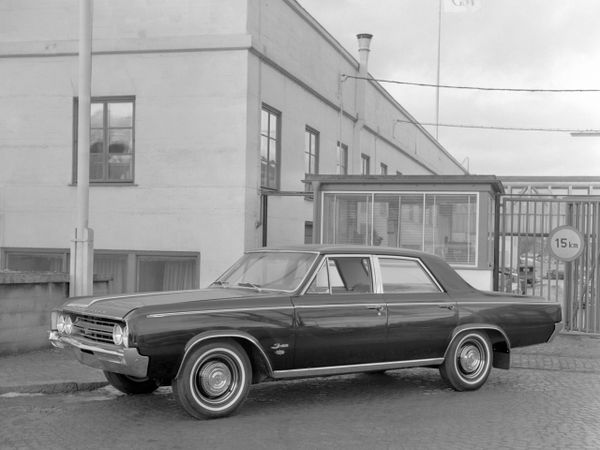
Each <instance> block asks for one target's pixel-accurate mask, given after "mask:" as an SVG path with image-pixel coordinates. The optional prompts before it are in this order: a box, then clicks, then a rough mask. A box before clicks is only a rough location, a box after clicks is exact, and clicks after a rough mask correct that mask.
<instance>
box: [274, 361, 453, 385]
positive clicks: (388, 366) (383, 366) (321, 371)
mask: <svg viewBox="0 0 600 450" xmlns="http://www.w3.org/2000/svg"><path fill="white" fill-rule="evenodd" d="M443 362H444V358H430V359H415V360H410V361H393V362H385V363H369V364H352V365H347V366H328V367H309V368H306V369H292V370H276V371H274V372H273V378H275V379H279V380H281V379H286V378H305V377H320V376H327V375H342V374H347V373H361V372H377V371H380V370H392V369H404V368H408V367H423V366H438V365H440V364H442V363H443Z"/></svg>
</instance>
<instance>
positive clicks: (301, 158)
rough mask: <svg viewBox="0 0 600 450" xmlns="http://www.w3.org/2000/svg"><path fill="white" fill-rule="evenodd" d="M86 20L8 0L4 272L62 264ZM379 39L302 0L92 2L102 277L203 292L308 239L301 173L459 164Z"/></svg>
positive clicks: (1, 8) (1, 49) (60, 3)
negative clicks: (374, 66)
mask: <svg viewBox="0 0 600 450" xmlns="http://www.w3.org/2000/svg"><path fill="white" fill-rule="evenodd" d="M78 17H79V16H78V3H77V2H73V1H70V0H54V1H39V0H22V1H19V2H14V1H9V0H0V161H1V163H0V270H41V271H54V272H65V271H68V268H69V248H70V245H71V241H72V240H73V236H74V228H75V223H76V217H77V211H76V207H77V204H76V190H77V153H76V140H77V136H76V130H77V109H78V100H77V95H78V94H77V93H78V86H77V84H78V82H77V80H78V73H77V71H78V54H77V48H78V35H77V32H78ZM369 40H370V39H369V36H368V35H361V36H360V39H359V45H358V48H359V51H358V52H350V51H348V50H347V49H345V48H343V47H341V46H340V44H339V43H338V42H337V41H336V40H335V39H334V38H333V37H332V36H331V35H329V34H328V32H327V31H326V30H325V29H324V28H323V27H322V26H321V25H320V24H319V23H318V22H317V21H316V20H315V19H314V18H312V17H311V16H310V14H309V13H308V12H307V11H305V10H304V9H303V8H302V7H301V5H300V4H299V3H298V2H296V1H294V0H280V1H268V0H176V1H173V0H130V1H127V2H114V1H109V0H95V1H94V7H93V41H92V55H93V56H92V106H91V145H90V199H89V204H90V219H89V222H90V227H91V228H92V229H93V230H94V272H95V273H97V274H103V275H110V277H111V278H112V280H113V283H112V287H111V289H112V291H113V292H133V291H148V290H167V289H186V288H194V287H198V286H203V285H206V284H207V283H209V282H210V281H212V279H214V278H215V277H216V276H218V275H219V274H220V273H221V272H222V271H223V270H224V269H225V268H226V267H227V266H228V265H229V264H230V263H231V262H232V261H233V260H234V259H235V258H237V257H238V256H239V254H240V253H241V252H243V251H244V250H247V249H250V248H255V247H258V246H261V245H264V244H265V243H267V244H269V245H284V244H297V243H302V242H305V241H307V240H310V239H311V233H312V231H311V224H312V220H313V219H312V216H313V200H312V199H311V198H310V196H309V195H306V196H304V195H301V194H302V193H303V192H304V191H306V190H309V191H310V186H307V184H306V183H305V182H304V180H305V179H306V175H307V174H349V175H353V174H365V175H367V174H385V173H389V174H407V175H463V174H465V173H466V171H465V169H464V168H463V167H462V166H461V165H460V164H459V163H458V162H457V161H456V160H455V159H454V158H453V157H452V156H451V155H450V154H449V153H448V152H447V151H446V150H445V149H444V148H443V147H441V146H440V144H439V143H438V142H437V141H436V140H435V139H434V138H433V137H432V136H431V135H430V134H429V133H428V132H427V131H426V130H425V129H424V128H423V127H421V126H420V125H419V124H417V123H416V121H415V120H414V118H412V116H410V114H409V113H408V112H407V111H406V110H404V109H403V108H402V106H401V105H400V104H398V102H396V101H395V100H394V99H393V98H392V97H391V96H390V95H389V94H388V93H387V92H386V91H385V89H383V88H382V87H381V86H380V85H379V84H378V83H376V82H374V81H372V80H368V78H370V75H369V73H368V54H369ZM354 53H357V57H355V56H353V54H354ZM267 198H268V202H267ZM267 224H268V228H267Z"/></svg>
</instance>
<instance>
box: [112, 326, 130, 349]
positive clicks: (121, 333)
mask: <svg viewBox="0 0 600 450" xmlns="http://www.w3.org/2000/svg"><path fill="white" fill-rule="evenodd" d="M128 334H129V330H128V329H127V326H125V327H122V326H121V325H115V326H114V327H113V332H112V338H113V342H114V343H115V344H116V345H123V346H124V347H127V346H128V345H129V336H128Z"/></svg>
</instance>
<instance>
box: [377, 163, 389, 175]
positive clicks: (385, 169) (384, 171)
mask: <svg viewBox="0 0 600 450" xmlns="http://www.w3.org/2000/svg"><path fill="white" fill-rule="evenodd" d="M379 174H380V175H387V174H388V166H387V164H384V163H381V164H380V165H379Z"/></svg>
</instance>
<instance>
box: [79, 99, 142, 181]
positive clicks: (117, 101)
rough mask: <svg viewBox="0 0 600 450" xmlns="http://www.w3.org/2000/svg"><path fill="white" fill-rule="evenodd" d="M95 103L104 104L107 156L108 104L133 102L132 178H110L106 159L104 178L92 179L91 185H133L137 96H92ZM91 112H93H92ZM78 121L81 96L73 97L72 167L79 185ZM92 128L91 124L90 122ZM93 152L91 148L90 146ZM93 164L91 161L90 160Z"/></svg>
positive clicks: (92, 101)
mask: <svg viewBox="0 0 600 450" xmlns="http://www.w3.org/2000/svg"><path fill="white" fill-rule="evenodd" d="M94 103H102V104H103V105H104V111H103V114H104V120H103V122H104V125H103V134H104V148H103V155H104V156H106V155H107V152H108V145H109V144H110V143H109V139H108V130H109V127H108V120H107V115H108V105H109V104H110V103H131V106H132V112H131V179H128V180H111V179H109V178H108V162H107V161H104V162H103V164H104V169H105V171H106V173H105V177H104V178H103V179H102V180H98V179H91V178H90V180H89V183H90V185H95V186H103V185H110V186H118V185H125V186H131V185H133V184H134V183H135V159H136V156H135V155H136V151H135V116H136V105H135V96H134V95H126V96H105V97H92V98H91V101H90V104H94ZM90 114H91V112H90ZM78 123H79V98H78V97H73V167H72V184H73V185H77V179H78V174H77V157H78V155H77V138H78ZM115 128H116V129H125V127H115ZM127 129H128V128H127ZM90 130H91V124H90ZM90 154H91V148H90ZM90 164H91V161H90Z"/></svg>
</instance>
